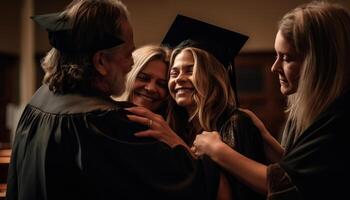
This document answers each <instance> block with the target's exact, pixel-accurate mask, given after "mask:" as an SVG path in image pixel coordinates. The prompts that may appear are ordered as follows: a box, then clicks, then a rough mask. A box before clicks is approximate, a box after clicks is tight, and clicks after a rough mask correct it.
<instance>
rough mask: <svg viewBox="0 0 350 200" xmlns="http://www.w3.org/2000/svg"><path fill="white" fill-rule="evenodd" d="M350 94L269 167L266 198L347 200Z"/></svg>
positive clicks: (338, 101)
mask: <svg viewBox="0 0 350 200" xmlns="http://www.w3.org/2000/svg"><path fill="white" fill-rule="evenodd" d="M349 102H350V92H348V93H347V94H345V95H343V96H341V97H339V98H338V99H337V100H336V101H335V102H334V103H333V104H332V105H331V106H330V107H329V108H328V109H327V110H326V111H325V112H323V113H321V114H320V115H319V117H318V118H317V119H316V120H315V122H314V123H313V124H312V125H311V126H310V127H309V128H307V129H306V130H305V131H304V132H303V133H302V134H301V135H300V136H299V137H298V138H297V139H296V140H295V142H293V140H294V137H289V138H290V139H289V141H288V142H289V143H288V142H287V144H286V147H287V149H286V154H285V156H284V157H283V159H282V160H281V161H280V162H278V163H276V164H273V165H270V166H268V174H267V178H268V199H271V200H272V199H273V200H279V199H283V200H285V199H344V198H345V199H347V198H348V197H347V196H348V195H349V194H348V184H346V183H347V182H348V181H349V178H350V176H349V173H350V171H349V169H350V164H349V163H350V157H349V155H348V143H349V141H350V135H349V131H348V130H349V122H350V120H349V117H348V115H349V113H350V104H349Z"/></svg>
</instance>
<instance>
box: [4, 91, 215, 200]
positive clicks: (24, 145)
mask: <svg viewBox="0 0 350 200" xmlns="http://www.w3.org/2000/svg"><path fill="white" fill-rule="evenodd" d="M125 113H126V112H125V111H124V110H123V105H121V104H118V103H115V102H114V101H112V100H110V99H108V98H101V97H92V96H82V95H77V94H69V95H55V94H53V93H52V92H51V91H49V89H48V87H47V86H45V85H44V86H42V87H41V88H39V89H38V91H37V92H36V94H35V95H34V96H33V98H32V99H31V101H30V103H29V104H28V105H27V106H26V108H25V110H24V112H23V114H22V117H21V119H20V121H19V124H18V127H17V131H16V138H15V142H14V145H13V150H12V157H11V162H10V166H9V175H8V189H7V199H8V200H17V199H18V200H47V199H49V200H52V199H57V200H58V199H60V200H62V199H65V200H67V199H76V200H88V199H95V200H96V199H101V200H107V199H138V200H139V199H213V198H215V197H216V192H217V189H216V188H217V187H218V180H219V178H218V177H219V172H218V170H217V168H216V166H215V165H214V164H213V163H212V162H211V161H210V160H208V159H206V160H204V161H203V160H194V159H193V158H192V157H191V155H190V154H189V153H188V152H187V151H186V150H185V148H183V147H181V146H177V147H175V148H173V149H171V148H170V147H169V146H167V145H166V144H164V143H162V142H159V141H156V140H153V139H150V138H137V137H135V136H134V135H133V133H135V132H137V131H141V130H144V129H145V128H147V127H143V126H140V125H138V124H136V123H133V122H130V121H129V120H128V119H127V118H126V115H125Z"/></svg>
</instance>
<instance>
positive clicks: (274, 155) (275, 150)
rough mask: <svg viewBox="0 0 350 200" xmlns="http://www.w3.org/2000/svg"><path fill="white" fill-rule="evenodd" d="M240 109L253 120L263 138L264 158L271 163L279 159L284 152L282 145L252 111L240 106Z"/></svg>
mask: <svg viewBox="0 0 350 200" xmlns="http://www.w3.org/2000/svg"><path fill="white" fill-rule="evenodd" d="M240 110H241V111H243V112H245V113H246V114H247V115H248V116H249V117H250V119H251V120H252V121H253V123H254V125H255V126H256V127H257V128H258V129H259V131H260V133H261V137H262V138H263V140H264V151H265V156H266V158H267V159H268V160H269V161H270V162H272V163H274V162H277V161H279V160H280V159H281V158H282V156H283V154H284V149H283V147H282V146H281V145H280V144H279V142H278V141H277V140H276V139H275V138H274V137H273V136H272V135H271V133H270V132H269V131H268V130H267V128H266V126H265V125H264V123H263V122H262V121H261V120H260V119H259V118H258V117H257V116H256V115H255V114H254V113H253V112H252V111H250V110H248V109H242V108H240Z"/></svg>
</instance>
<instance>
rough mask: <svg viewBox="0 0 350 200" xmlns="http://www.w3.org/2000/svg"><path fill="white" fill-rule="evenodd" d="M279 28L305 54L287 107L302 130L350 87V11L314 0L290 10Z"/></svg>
mask: <svg viewBox="0 0 350 200" xmlns="http://www.w3.org/2000/svg"><path fill="white" fill-rule="evenodd" d="M279 30H280V31H281V32H282V35H283V36H284V37H285V38H286V39H287V40H289V41H290V42H291V44H293V45H294V47H295V49H296V51H297V53H298V54H299V55H302V56H303V57H304V62H303V64H302V67H301V72H300V79H299V86H298V89H297V91H296V93H294V94H292V95H290V96H289V97H288V108H287V112H289V115H288V120H289V121H291V122H292V123H293V124H294V127H295V129H296V133H302V132H303V131H304V130H305V129H306V128H307V127H309V126H310V125H311V124H312V123H313V122H314V120H315V119H316V118H317V116H319V115H320V113H322V112H324V111H325V110H326V109H327V108H328V107H329V106H330V104H332V102H334V100H335V99H336V98H338V97H339V96H340V95H342V94H344V93H345V92H346V91H347V90H348V89H349V81H350V80H349V78H350V56H349V52H350V14H349V11H348V10H346V8H344V7H342V6H340V5H338V4H331V3H327V2H320V1H317V2H311V3H309V4H305V5H302V6H300V7H297V8H295V9H294V10H292V11H290V12H289V13H287V14H286V15H285V16H284V17H283V18H282V20H281V21H280V23H279Z"/></svg>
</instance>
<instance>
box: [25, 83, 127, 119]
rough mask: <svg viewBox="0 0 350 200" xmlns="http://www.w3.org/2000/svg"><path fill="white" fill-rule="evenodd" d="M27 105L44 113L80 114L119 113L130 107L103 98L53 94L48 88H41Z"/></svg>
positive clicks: (125, 103) (123, 103) (44, 86)
mask: <svg viewBox="0 0 350 200" xmlns="http://www.w3.org/2000/svg"><path fill="white" fill-rule="evenodd" d="M29 104H30V105H31V106H33V107H36V108H38V109H40V110H41V111H43V112H46V113H52V114H81V113H91V112H96V111H119V110H120V109H121V108H125V107H130V106H132V104H130V103H127V102H116V101H113V100H112V99H111V98H108V97H103V96H86V95H82V94H55V93H53V92H52V91H50V90H49V88H48V86H46V85H43V86H41V87H40V88H39V89H38V90H37V91H36V93H35V94H34V96H33V97H32V99H31V100H30V102H29Z"/></svg>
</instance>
